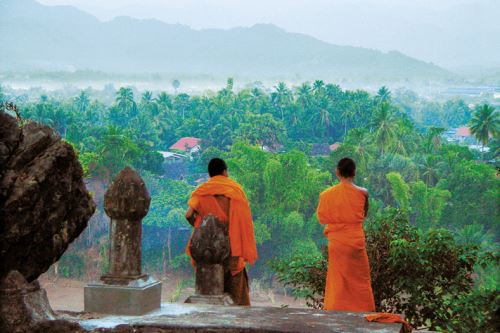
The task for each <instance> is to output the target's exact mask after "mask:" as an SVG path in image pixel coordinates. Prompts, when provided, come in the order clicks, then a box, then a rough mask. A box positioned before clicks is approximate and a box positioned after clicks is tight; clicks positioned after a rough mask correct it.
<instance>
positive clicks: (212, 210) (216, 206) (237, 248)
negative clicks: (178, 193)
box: [186, 176, 257, 275]
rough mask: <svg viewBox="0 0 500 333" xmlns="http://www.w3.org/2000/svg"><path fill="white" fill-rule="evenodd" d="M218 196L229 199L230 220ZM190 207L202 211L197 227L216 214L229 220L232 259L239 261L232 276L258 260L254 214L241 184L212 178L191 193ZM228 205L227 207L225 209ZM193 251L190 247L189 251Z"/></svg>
mask: <svg viewBox="0 0 500 333" xmlns="http://www.w3.org/2000/svg"><path fill="white" fill-rule="evenodd" d="M216 196H224V197H226V198H229V200H230V204H229V218H228V216H227V214H226V211H227V206H226V205H225V204H224V200H217V197H216ZM188 205H189V206H190V207H191V208H193V209H194V210H195V211H197V212H198V216H197V217H196V220H195V222H194V227H195V228H198V227H199V226H200V224H201V222H202V220H203V218H204V217H205V216H206V215H214V216H216V217H217V218H218V219H219V220H220V221H221V222H228V221H229V242H230V245H231V256H232V257H238V261H237V262H234V263H231V274H232V275H236V274H238V273H240V272H241V271H242V270H243V269H244V268H245V262H248V263H250V264H253V263H254V262H255V260H256V259H257V246H256V243H255V236H254V230H253V223H252V214H251V212H250V206H249V204H248V201H247V198H246V196H245V192H243V189H242V187H241V185H240V184H238V183H237V182H235V181H234V180H232V179H231V178H229V177H225V176H215V177H211V178H210V179H209V180H208V181H207V182H206V183H204V184H202V185H200V186H198V187H197V188H196V189H195V190H194V192H193V193H192V194H191V198H190V199H189V201H188ZM225 206H226V207H225ZM186 252H187V254H189V255H190V252H189V244H188V247H187V249H186Z"/></svg>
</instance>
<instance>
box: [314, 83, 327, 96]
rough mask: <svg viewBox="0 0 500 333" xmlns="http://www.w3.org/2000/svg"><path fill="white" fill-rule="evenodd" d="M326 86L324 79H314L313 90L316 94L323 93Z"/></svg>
mask: <svg viewBox="0 0 500 333" xmlns="http://www.w3.org/2000/svg"><path fill="white" fill-rule="evenodd" d="M324 88H325V82H323V80H316V81H314V83H313V89H312V90H313V92H314V93H315V94H319V93H322V92H323V89H324Z"/></svg>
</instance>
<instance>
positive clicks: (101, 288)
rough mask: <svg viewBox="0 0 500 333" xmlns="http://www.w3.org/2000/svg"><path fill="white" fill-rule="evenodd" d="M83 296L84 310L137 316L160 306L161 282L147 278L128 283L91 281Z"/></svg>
mask: <svg viewBox="0 0 500 333" xmlns="http://www.w3.org/2000/svg"><path fill="white" fill-rule="evenodd" d="M84 298H85V312H97V313H109V314H119V315H129V316H139V315H143V314H145V313H147V312H150V311H153V310H155V309H159V308H160V302H161V282H159V281H156V280H154V279H152V278H149V279H146V280H135V281H131V282H130V283H129V284H128V285H109V284H105V283H99V282H97V283H91V284H89V285H87V286H86V287H85V290H84Z"/></svg>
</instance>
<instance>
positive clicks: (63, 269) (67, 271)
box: [58, 252, 85, 279]
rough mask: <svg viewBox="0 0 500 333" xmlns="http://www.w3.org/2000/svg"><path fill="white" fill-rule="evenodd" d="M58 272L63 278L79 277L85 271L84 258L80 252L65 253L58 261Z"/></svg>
mask: <svg viewBox="0 0 500 333" xmlns="http://www.w3.org/2000/svg"><path fill="white" fill-rule="evenodd" d="M58 265H59V267H58V271H59V274H60V275H62V276H63V277H65V278H73V279H79V278H82V277H83V276H84V273H85V260H84V259H83V256H82V255H81V254H80V253H71V252H69V253H65V254H64V255H63V256H62V257H61V259H59V261H58Z"/></svg>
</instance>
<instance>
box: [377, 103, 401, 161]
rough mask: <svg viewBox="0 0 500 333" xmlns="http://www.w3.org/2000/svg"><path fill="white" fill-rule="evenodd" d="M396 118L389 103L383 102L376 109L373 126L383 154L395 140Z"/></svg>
mask: <svg viewBox="0 0 500 333" xmlns="http://www.w3.org/2000/svg"><path fill="white" fill-rule="evenodd" d="M395 121H396V119H395V117H394V112H393V110H392V108H391V105H390V104H389V103H382V104H380V105H379V107H378V108H377V109H376V110H375V114H374V116H373V119H372V128H373V129H374V131H375V141H376V143H377V144H378V146H379V147H380V152H381V153H382V154H383V153H384V152H385V151H386V148H387V147H389V146H390V145H391V144H392V142H393V141H394V137H395V126H396V122H395Z"/></svg>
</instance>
